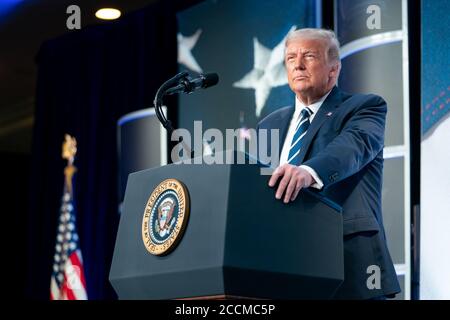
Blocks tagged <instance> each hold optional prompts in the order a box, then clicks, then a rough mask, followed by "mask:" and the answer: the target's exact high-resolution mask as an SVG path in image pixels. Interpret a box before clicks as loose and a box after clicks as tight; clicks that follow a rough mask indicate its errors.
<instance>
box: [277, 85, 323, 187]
mask: <svg viewBox="0 0 450 320" xmlns="http://www.w3.org/2000/svg"><path fill="white" fill-rule="evenodd" d="M330 92H331V90H330V91H328V93H326V94H325V95H324V96H323V97H322V98H320V100H319V101H317V102H315V103H313V104H310V105H309V106H307V105H305V104H304V103H303V102H301V101H300V100H299V99H298V98H297V97H295V111H294V114H293V115H292V119H291V122H290V124H289V129H288V132H287V134H286V138H285V139H284V143H283V149H281V156H280V166H281V165H283V164H285V163H287V161H288V156H289V150H290V149H291V143H292V138H293V137H294V134H295V129H296V127H297V124H298V121H299V120H300V119H299V117H300V113H301V112H302V110H303V109H304V108H306V107H308V108H309V109H310V110H311V111H312V115H311V116H310V117H309V122H310V123H312V121H313V119H314V116H315V115H316V114H317V111H319V108H320V106H321V105H322V103H323V102H324V101H325V99H326V98H327V97H328V95H329V94H330ZM300 168H302V169H305V170H306V171H308V172H309V174H310V175H312V176H313V178H314V180H316V183H314V184H312V185H311V187H313V188H316V189H322V187H323V182H322V180H321V179H320V177H319V175H318V174H317V173H316V171H315V170H314V169H313V168H311V167H308V166H305V165H300Z"/></svg>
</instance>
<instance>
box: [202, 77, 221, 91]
mask: <svg viewBox="0 0 450 320" xmlns="http://www.w3.org/2000/svg"><path fill="white" fill-rule="evenodd" d="M203 76H204V80H203V88H208V87H212V86H215V85H216V84H217V83H219V75H218V74H217V73H207V74H205V75H203Z"/></svg>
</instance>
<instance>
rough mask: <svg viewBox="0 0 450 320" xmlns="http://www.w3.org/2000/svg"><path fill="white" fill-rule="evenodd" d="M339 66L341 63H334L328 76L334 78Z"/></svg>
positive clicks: (337, 73)
mask: <svg viewBox="0 0 450 320" xmlns="http://www.w3.org/2000/svg"><path fill="white" fill-rule="evenodd" d="M340 67H341V64H340V63H339V62H336V63H334V64H333V66H332V67H331V70H330V73H329V77H330V78H334V79H336V78H337V76H338V75H339V71H340Z"/></svg>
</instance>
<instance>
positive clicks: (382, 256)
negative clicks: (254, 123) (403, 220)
mask: <svg viewBox="0 0 450 320" xmlns="http://www.w3.org/2000/svg"><path fill="white" fill-rule="evenodd" d="M386 111H387V107H386V102H385V101H384V100H383V99H382V98H381V97H379V96H377V95H373V94H369V95H365V94H354V95H350V94H347V93H344V92H343V91H341V90H340V89H339V88H338V87H334V88H333V89H332V91H331V93H330V94H329V95H328V97H327V98H326V100H325V101H324V102H323V104H322V106H321V107H320V109H319V110H318V112H317V114H316V115H315V117H314V119H313V121H312V122H311V125H310V127H309V128H308V131H307V133H306V135H305V137H304V139H305V140H304V144H303V146H302V149H301V151H300V164H304V165H307V166H309V167H311V168H313V169H314V170H315V171H316V172H317V174H318V175H319V177H320V178H321V180H322V181H323V183H324V187H323V188H322V189H321V190H320V191H317V192H319V193H320V194H322V195H323V196H325V197H327V198H329V199H331V200H333V201H334V202H336V203H338V204H339V205H341V206H342V209H343V211H342V212H343V223H344V225H343V231H344V267H345V279H344V282H343V284H342V285H341V286H340V287H339V289H338V291H337V292H336V294H335V297H334V298H336V299H358V298H361V299H368V298H372V297H377V296H382V295H385V296H392V295H393V294H395V293H398V292H400V287H399V284H398V280H397V276H396V274H395V269H394V266H393V263H392V260H391V257H390V254H389V251H388V248H387V245H386V239H385V234H384V228H383V221H382V214H381V189H382V177H383V147H384V131H385V120H386ZM293 113H294V107H285V108H282V109H279V110H277V111H275V112H273V113H271V114H270V115H268V116H267V117H266V118H264V119H263V120H262V121H261V122H260V123H259V124H258V129H269V130H270V129H279V130H280V131H279V139H280V140H279V146H280V147H279V150H278V151H279V153H281V148H282V146H283V142H284V139H285V137H286V134H287V131H288V128H289V124H290V121H291V118H292V115H293ZM270 141H271V140H270V138H269V143H270ZM271 151H272V150H269V151H268V154H270V152H271ZM310 190H311V191H314V190H315V189H313V188H310ZM370 266H375V267H370ZM377 267H378V268H379V270H380V272H381V279H380V282H379V283H377V282H376V280H374V278H370V277H371V275H374V274H375V272H376V271H373V270H375V269H376V268H377ZM374 268H375V269H374ZM368 282H369V283H368Z"/></svg>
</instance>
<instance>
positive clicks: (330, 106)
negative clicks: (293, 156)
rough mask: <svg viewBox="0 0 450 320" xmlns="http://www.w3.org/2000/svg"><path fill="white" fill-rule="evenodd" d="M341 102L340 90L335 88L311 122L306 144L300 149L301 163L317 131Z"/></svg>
mask: <svg viewBox="0 0 450 320" xmlns="http://www.w3.org/2000/svg"><path fill="white" fill-rule="evenodd" d="M341 100H342V99H341V91H340V90H339V89H338V87H336V86H335V87H334V88H333V89H332V90H331V92H330V94H329V95H328V97H327V98H326V99H325V101H324V102H323V104H322V106H321V107H320V108H319V111H318V112H317V114H316V115H315V116H314V119H313V121H312V122H311V125H310V126H309V128H308V131H307V132H306V135H305V140H304V143H303V145H302V148H301V149H300V163H302V162H303V159H304V158H305V155H306V152H307V151H308V148H309V146H310V145H311V142H312V140H313V139H314V136H315V135H316V133H317V131H318V130H319V128H320V127H321V126H322V124H323V123H324V122H325V121H326V120H327V119H329V113H330V112H333V110H334V109H335V108H336V107H337V106H338V105H339V103H340V102H341Z"/></svg>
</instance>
